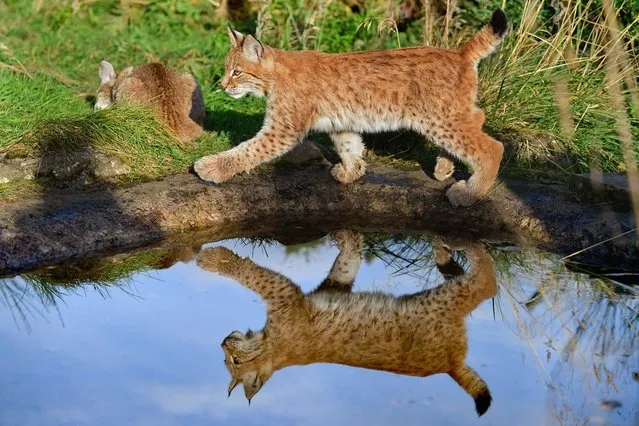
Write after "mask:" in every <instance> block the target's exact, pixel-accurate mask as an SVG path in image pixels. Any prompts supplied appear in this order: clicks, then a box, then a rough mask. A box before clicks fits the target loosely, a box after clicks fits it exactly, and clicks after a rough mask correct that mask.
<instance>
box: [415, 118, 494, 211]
mask: <svg viewBox="0 0 639 426" xmlns="http://www.w3.org/2000/svg"><path fill="white" fill-rule="evenodd" d="M429 132H430V130H425V133H426V134H428V133H429ZM434 134H435V137H434V138H433V139H434V140H435V142H436V143H437V144H438V145H440V146H441V147H442V148H444V149H446V150H447V151H448V153H449V155H454V156H456V157H458V158H459V159H461V160H462V161H464V162H466V163H468V164H470V166H471V167H472V169H473V175H472V176H471V177H470V179H469V180H468V182H466V181H464V180H460V181H459V182H456V183H454V184H453V185H451V186H450V187H449V188H448V190H447V191H446V196H447V197H448V200H449V201H450V203H451V204H452V205H453V206H455V207H457V206H463V207H468V206H471V205H473V204H474V203H476V202H477V201H479V199H480V198H481V197H483V196H484V195H486V193H487V192H488V190H489V189H490V187H491V186H492V185H493V183H495V179H496V178H497V172H498V171H499V164H500V163H501V158H502V156H503V154H504V146H503V145H502V144H501V143H500V142H499V141H497V140H495V139H493V138H491V137H490V136H488V135H487V134H486V133H484V132H483V131H482V130H481V128H478V127H476V126H473V127H469V126H464V125H463V124H458V123H448V124H447V125H443V126H442V127H441V128H439V129H436V130H435V131H434Z"/></svg>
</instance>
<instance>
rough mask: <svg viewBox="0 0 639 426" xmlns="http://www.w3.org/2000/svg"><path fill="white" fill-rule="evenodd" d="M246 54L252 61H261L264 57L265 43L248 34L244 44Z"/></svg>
mask: <svg viewBox="0 0 639 426" xmlns="http://www.w3.org/2000/svg"><path fill="white" fill-rule="evenodd" d="M242 49H243V50H244V56H246V58H247V59H248V60H250V61H253V62H259V61H260V59H262V58H263V57H264V45H263V44H262V43H261V42H260V41H259V40H258V39H256V38H255V37H253V36H252V35H250V34H249V35H247V36H246V40H244V44H243V45H242Z"/></svg>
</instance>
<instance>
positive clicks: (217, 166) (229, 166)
mask: <svg viewBox="0 0 639 426" xmlns="http://www.w3.org/2000/svg"><path fill="white" fill-rule="evenodd" d="M193 169H194V170H195V173H197V175H198V176H199V177H200V179H202V180H205V181H208V182H215V183H222V182H226V181H227V180H229V179H231V178H232V177H233V176H235V174H236V170H235V165H234V161H233V158H232V157H231V156H229V155H226V154H215V155H208V156H206V157H202V158H200V159H199V160H197V161H196V162H195V164H194V165H193Z"/></svg>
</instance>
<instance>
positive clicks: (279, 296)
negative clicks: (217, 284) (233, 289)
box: [196, 247, 303, 308]
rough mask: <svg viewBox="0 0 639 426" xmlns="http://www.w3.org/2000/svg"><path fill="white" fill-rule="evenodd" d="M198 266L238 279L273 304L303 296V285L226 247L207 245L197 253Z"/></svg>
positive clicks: (288, 301) (277, 304) (283, 303)
mask: <svg viewBox="0 0 639 426" xmlns="http://www.w3.org/2000/svg"><path fill="white" fill-rule="evenodd" d="M196 263H197V266H199V267H200V268H202V269H203V270H205V271H209V272H216V273H218V274H221V275H223V276H225V277H228V278H232V279H234V280H235V281H238V282H239V283H240V284H242V285H243V286H245V287H247V288H249V289H251V290H253V291H254V292H256V293H257V294H259V295H260V297H261V298H263V299H264V300H265V301H266V303H267V304H268V305H269V307H271V308H277V307H278V306H282V305H286V304H289V303H291V301H294V300H301V299H302V298H303V294H302V291H301V290H300V288H299V287H298V286H297V285H296V284H295V283H293V282H292V281H291V280H290V279H288V278H287V277H285V276H284V275H281V274H278V273H277V272H274V271H271V270H270V269H267V268H263V267H261V266H259V265H257V264H255V263H254V262H253V261H252V260H251V259H248V258H241V257H239V256H238V255H236V254H235V253H233V252H232V251H231V250H229V249H227V248H225V247H212V248H207V249H204V250H202V251H201V252H200V254H199V255H198V256H197V260H196Z"/></svg>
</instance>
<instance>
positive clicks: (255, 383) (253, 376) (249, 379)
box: [242, 371, 263, 405]
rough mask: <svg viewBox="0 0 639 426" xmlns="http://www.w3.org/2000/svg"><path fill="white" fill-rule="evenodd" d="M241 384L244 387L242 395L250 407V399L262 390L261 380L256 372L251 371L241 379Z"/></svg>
mask: <svg viewBox="0 0 639 426" xmlns="http://www.w3.org/2000/svg"><path fill="white" fill-rule="evenodd" d="M242 384H243V385H244V395H245V396H246V399H248V403H249V405H251V399H252V398H253V397H254V396H255V394H256V393H258V392H259V391H260V389H262V385H263V383H262V379H261V378H260V375H259V374H258V373H257V371H251V372H250V373H248V374H246V376H244V377H243V378H242Z"/></svg>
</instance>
